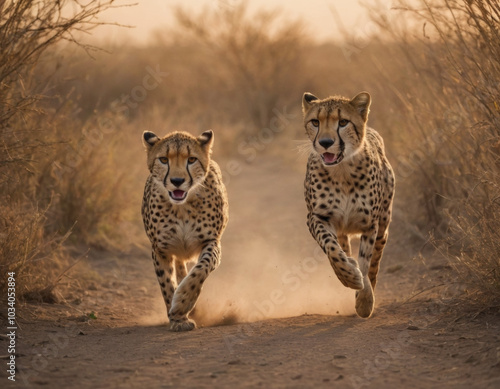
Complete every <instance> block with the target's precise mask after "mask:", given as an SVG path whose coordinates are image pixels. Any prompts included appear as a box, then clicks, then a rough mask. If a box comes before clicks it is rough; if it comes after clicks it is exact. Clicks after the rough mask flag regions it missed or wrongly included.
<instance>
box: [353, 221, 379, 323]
mask: <svg viewBox="0 0 500 389" xmlns="http://www.w3.org/2000/svg"><path fill="white" fill-rule="evenodd" d="M377 232H378V226H376V225H374V226H372V228H370V230H369V231H367V232H366V233H363V234H362V235H361V241H360V244H359V256H358V262H359V266H360V268H361V273H363V285H364V287H363V289H361V290H358V291H356V312H357V314H358V315H359V316H360V317H364V318H368V317H370V316H371V314H372V312H373V307H374V305H375V295H374V293H373V288H372V283H371V282H370V279H369V272H370V262H371V260H372V256H373V249H374V245H375V239H376V237H377Z"/></svg>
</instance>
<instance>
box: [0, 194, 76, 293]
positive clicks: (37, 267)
mask: <svg viewBox="0 0 500 389" xmlns="http://www.w3.org/2000/svg"><path fill="white" fill-rule="evenodd" d="M46 222H47V212H46V210H44V209H37V208H33V206H32V205H30V204H27V203H26V202H25V201H19V202H18V203H17V204H14V203H10V204H9V206H8V207H6V206H2V207H1V208H0V230H1V231H2V233H1V234H0V258H2V261H1V262H0V271H1V273H2V274H3V275H5V274H7V272H15V279H16V296H17V297H23V298H26V297H27V296H30V297H31V298H34V297H35V296H36V297H37V299H39V300H41V301H45V302H54V301H55V300H56V298H55V295H54V294H53V289H54V287H55V284H54V283H53V281H54V280H55V279H57V277H58V276H59V275H60V274H61V273H62V272H63V268H64V267H65V266H67V265H68V263H69V259H68V256H67V253H66V251H65V249H64V247H63V243H64V240H65V239H66V238H67V235H66V236H60V235H53V236H52V237H49V236H47V234H46V231H45V225H46ZM6 284H7V278H6V277H2V278H1V279H0V290H5V289H6V288H7V285H6Z"/></svg>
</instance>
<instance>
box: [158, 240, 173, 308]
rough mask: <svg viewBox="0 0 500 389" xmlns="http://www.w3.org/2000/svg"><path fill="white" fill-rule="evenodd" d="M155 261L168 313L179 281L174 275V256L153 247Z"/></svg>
mask: <svg viewBox="0 0 500 389" xmlns="http://www.w3.org/2000/svg"><path fill="white" fill-rule="evenodd" d="M153 262H154V265H155V272H156V277H157V278H158V283H159V284H160V288H161V293H162V295H163V300H164V301H165V306H166V307H167V314H168V312H169V310H170V306H171V304H172V298H173V296H174V292H175V288H176V286H177V283H176V282H175V280H174V279H173V277H172V276H173V272H174V258H173V256H172V255H170V254H168V253H165V252H162V251H160V250H154V249H153Z"/></svg>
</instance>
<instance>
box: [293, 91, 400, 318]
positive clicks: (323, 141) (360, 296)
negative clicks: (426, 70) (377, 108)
mask: <svg viewBox="0 0 500 389" xmlns="http://www.w3.org/2000/svg"><path fill="white" fill-rule="evenodd" d="M370 103H371V97H370V95H369V94H368V93H366V92H361V93H359V94H358V95H357V96H355V97H354V98H352V99H347V98H344V97H339V96H335V97H328V98H326V99H323V100H320V99H318V98H317V97H316V96H314V95H312V94H310V93H304V96H303V98H302V110H303V114H304V126H305V129H306V133H307V135H308V137H309V139H310V140H311V142H312V150H311V153H310V155H309V160H308V162H307V173H306V179H305V183H304V186H305V199H306V204H307V210H308V216H307V226H308V227H309V231H310V232H311V234H312V236H313V237H314V239H316V241H317V242H318V244H319V245H320V247H321V248H322V249H323V251H324V252H325V254H326V255H327V256H328V259H329V260H330V264H331V266H332V267H333V270H334V271H335V273H336V275H337V277H338V278H339V280H340V281H341V282H342V284H344V286H347V287H349V288H353V289H357V291H356V312H357V313H358V315H359V316H361V317H365V318H367V317H370V316H371V314H372V312H373V307H374V303H375V296H374V292H373V291H374V289H375V284H376V283H377V273H378V269H379V265H380V259H381V258H382V251H383V250H384V246H385V244H386V242H387V237H388V228H389V223H390V222H391V211H392V200H393V197H394V186H395V180H394V173H393V171H392V168H391V165H390V164H389V161H388V160H387V158H386V156H385V153H384V142H383V140H382V137H381V136H380V135H379V134H378V133H377V132H376V131H375V130H374V129H372V128H368V127H366V122H367V119H368V112H369V109H370ZM353 234H361V241H360V248H359V255H358V261H356V260H355V259H354V258H352V257H351V245H350V242H349V236H350V235H353ZM358 262H359V265H358Z"/></svg>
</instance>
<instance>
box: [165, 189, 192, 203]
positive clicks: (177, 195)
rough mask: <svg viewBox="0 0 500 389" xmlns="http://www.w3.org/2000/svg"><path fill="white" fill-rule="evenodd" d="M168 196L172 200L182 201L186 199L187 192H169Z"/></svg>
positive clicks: (178, 190)
mask: <svg viewBox="0 0 500 389" xmlns="http://www.w3.org/2000/svg"><path fill="white" fill-rule="evenodd" d="M168 194H169V195H170V197H171V198H172V200H175V201H182V200H184V199H185V198H186V195H187V192H186V191H183V190H180V189H177V190H174V191H173V192H168Z"/></svg>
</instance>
